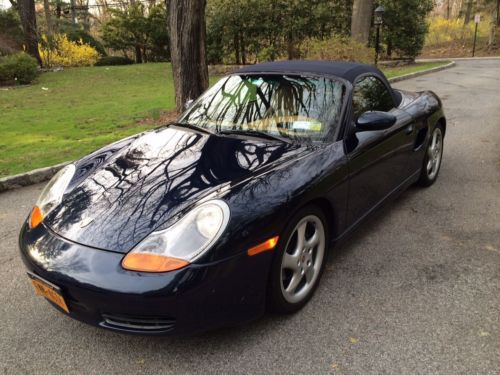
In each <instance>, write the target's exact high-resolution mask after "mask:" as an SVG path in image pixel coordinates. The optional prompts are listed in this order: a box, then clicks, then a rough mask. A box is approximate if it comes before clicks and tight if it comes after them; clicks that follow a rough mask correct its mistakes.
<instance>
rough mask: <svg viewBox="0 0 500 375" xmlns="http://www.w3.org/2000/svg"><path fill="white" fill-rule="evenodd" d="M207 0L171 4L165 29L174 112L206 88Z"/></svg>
mask: <svg viewBox="0 0 500 375" xmlns="http://www.w3.org/2000/svg"><path fill="white" fill-rule="evenodd" d="M205 8H206V0H170V1H169V2H168V25H169V35H170V56H171V59H172V72H173V77H174V87H175V101H176V105H177V111H178V112H182V111H183V110H184V105H185V103H186V102H187V101H188V100H190V99H195V98H197V97H198V96H199V95H201V94H202V93H203V91H205V90H206V89H207V88H208V66H207V60H206V47H205V35H206V31H205Z"/></svg>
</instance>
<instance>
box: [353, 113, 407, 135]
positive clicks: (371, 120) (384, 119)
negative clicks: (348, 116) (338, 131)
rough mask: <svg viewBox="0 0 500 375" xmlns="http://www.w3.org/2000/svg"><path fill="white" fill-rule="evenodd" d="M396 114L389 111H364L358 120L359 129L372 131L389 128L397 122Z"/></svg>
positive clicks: (357, 126) (357, 127)
mask: <svg viewBox="0 0 500 375" xmlns="http://www.w3.org/2000/svg"><path fill="white" fill-rule="evenodd" d="M396 120H397V119H396V116H394V115H393V114H392V113H388V112H380V111H369V112H365V113H363V114H362V115H361V116H359V117H358V119H357V120H356V130H357V131H371V130H384V129H389V128H390V127H391V126H392V125H394V124H395V123H396Z"/></svg>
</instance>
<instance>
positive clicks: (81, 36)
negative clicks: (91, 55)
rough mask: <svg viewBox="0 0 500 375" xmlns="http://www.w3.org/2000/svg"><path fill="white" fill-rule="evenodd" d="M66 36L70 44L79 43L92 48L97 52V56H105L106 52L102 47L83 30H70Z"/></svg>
mask: <svg viewBox="0 0 500 375" xmlns="http://www.w3.org/2000/svg"><path fill="white" fill-rule="evenodd" d="M66 35H67V36H68V39H69V40H71V41H72V42H76V43H78V42H80V43H85V44H88V45H89V46H91V47H92V48H94V49H95V50H96V51H97V52H99V55H101V56H107V53H106V50H105V49H104V47H103V46H102V44H101V43H100V42H99V41H98V40H96V39H95V38H94V37H93V36H92V35H90V34H89V33H88V32H86V31H85V30H80V29H77V30H70V31H68V32H67V33H66Z"/></svg>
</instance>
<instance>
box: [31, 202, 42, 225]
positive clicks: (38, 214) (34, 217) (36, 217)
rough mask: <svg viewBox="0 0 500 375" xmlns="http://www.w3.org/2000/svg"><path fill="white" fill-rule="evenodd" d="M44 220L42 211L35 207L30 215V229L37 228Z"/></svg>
mask: <svg viewBox="0 0 500 375" xmlns="http://www.w3.org/2000/svg"><path fill="white" fill-rule="evenodd" d="M42 220H43V215H42V211H40V209H39V208H38V206H35V207H33V210H32V211H31V215H30V228H31V229H33V228H36V227H37V226H38V225H39V224H40V223H41V222H42Z"/></svg>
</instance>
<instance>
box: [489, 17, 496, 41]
mask: <svg viewBox="0 0 500 375" xmlns="http://www.w3.org/2000/svg"><path fill="white" fill-rule="evenodd" d="M496 18H497V17H496V15H492V16H491V24H490V34H489V37H488V49H492V48H494V47H495V45H496V40H495V39H496V31H497V24H496Z"/></svg>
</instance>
